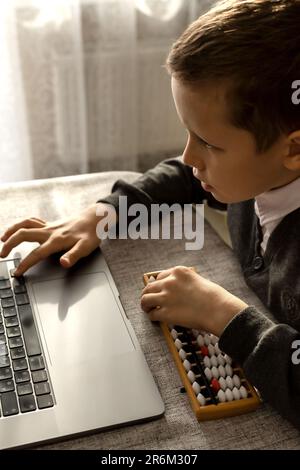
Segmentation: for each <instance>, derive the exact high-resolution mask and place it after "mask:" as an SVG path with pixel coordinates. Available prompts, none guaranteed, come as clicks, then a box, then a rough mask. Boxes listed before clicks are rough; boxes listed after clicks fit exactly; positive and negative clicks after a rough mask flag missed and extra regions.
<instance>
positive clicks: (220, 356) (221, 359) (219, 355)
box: [217, 354, 226, 366]
mask: <svg viewBox="0 0 300 470" xmlns="http://www.w3.org/2000/svg"><path fill="white" fill-rule="evenodd" d="M217 359H218V364H220V366H224V365H225V363H226V361H225V359H224V356H223V354H218V357H217Z"/></svg>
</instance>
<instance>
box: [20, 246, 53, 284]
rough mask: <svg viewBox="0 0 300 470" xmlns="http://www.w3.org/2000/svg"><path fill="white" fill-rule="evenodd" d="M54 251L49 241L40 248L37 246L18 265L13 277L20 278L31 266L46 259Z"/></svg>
mask: <svg viewBox="0 0 300 470" xmlns="http://www.w3.org/2000/svg"><path fill="white" fill-rule="evenodd" d="M55 251H56V249H55V247H54V245H53V243H52V242H51V241H49V240H48V241H46V242H45V243H43V244H42V245H41V246H38V247H37V248H36V249H35V250H33V251H32V252H31V253H29V255H28V256H26V258H24V259H23V260H22V261H21V263H20V264H19V266H18V268H17V269H16V270H15V276H22V274H24V273H25V272H26V271H27V270H28V269H29V268H31V266H33V265H35V264H37V263H38V262H39V261H41V260H43V259H45V258H47V257H48V256H50V255H51V254H52V253H54V252H55Z"/></svg>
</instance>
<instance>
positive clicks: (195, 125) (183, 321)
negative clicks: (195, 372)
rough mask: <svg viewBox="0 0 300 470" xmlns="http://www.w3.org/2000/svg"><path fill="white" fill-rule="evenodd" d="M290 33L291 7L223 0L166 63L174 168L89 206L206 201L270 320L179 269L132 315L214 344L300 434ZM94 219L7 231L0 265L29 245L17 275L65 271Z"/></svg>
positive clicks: (297, 167)
mask: <svg viewBox="0 0 300 470" xmlns="http://www.w3.org/2000/svg"><path fill="white" fill-rule="evenodd" d="M299 24H300V2H299V1H295V0H281V1H271V0H247V1H243V0H225V1H223V2H220V3H219V4H217V5H216V6H215V7H214V8H212V9H211V10H210V11H209V12H208V13H206V14H205V15H203V16H202V17H200V18H199V19H198V20H197V21H195V22H194V23H193V24H191V25H190V26H189V27H188V28H187V30H186V31H185V32H184V33H183V35H182V36H181V37H180V38H179V39H178V41H177V42H176V43H175V44H174V45H173V47H172V50H171V52H170V54H169V57H168V59H167V68H168V71H169V73H170V75H171V86H172V93H173V97H174V101H175V105H176V109H177V113H178V115H179V118H180V119H181V121H182V122H183V124H184V126H185V127H186V128H187V129H188V142H187V145H186V148H185V150H184V153H183V162H182V161H181V160H180V159H170V160H166V161H164V162H162V163H160V164H159V165H157V167H155V168H154V169H153V170H150V171H148V172H147V173H146V174H144V175H143V176H141V177H140V178H139V179H138V180H137V181H136V182H135V183H134V184H133V185H129V184H127V183H126V182H124V181H121V180H120V181H117V182H116V183H115V185H114V187H113V193H112V194H111V195H110V196H108V197H107V198H105V199H103V200H101V201H98V202H97V205H100V207H101V208H102V209H103V210H104V209H106V210H107V211H108V212H109V211H110V210H111V209H110V207H109V206H108V205H106V204H108V203H109V204H112V205H113V206H114V207H116V208H118V201H119V196H120V195H126V196H127V197H128V205H129V204H130V203H136V202H141V203H144V204H145V205H146V206H148V207H150V205H151V203H163V202H166V203H170V204H172V203H174V202H179V203H182V204H184V203H192V202H196V203H197V202H201V201H203V199H207V200H208V201H209V202H210V204H211V205H212V206H216V207H223V208H225V207H227V209H228V226H229V230H230V236H231V241H232V245H233V249H234V251H235V253H236V255H237V257H238V259H239V261H240V264H241V269H242V272H243V275H244V277H245V280H246V282H247V284H248V285H249V286H250V287H251V288H252V289H253V290H254V291H255V293H256V294H257V295H258V297H260V299H261V300H262V301H263V303H264V304H265V305H266V306H267V307H268V309H269V310H270V312H271V314H273V316H274V319H273V320H271V319H268V318H266V317H265V316H264V315H263V314H262V313H261V312H259V311H258V310H257V309H256V308H255V307H253V306H248V305H247V304H246V303H245V302H243V300H242V299H239V298H237V297H236V296H234V295H232V294H231V293H230V292H228V291H226V290H225V289H223V288H222V287H221V286H218V285H217V284H215V283H213V282H211V281H209V280H207V279H204V278H203V277H202V276H201V275H198V274H195V273H194V272H192V271H191V270H189V269H188V268H184V267H175V268H173V269H169V270H166V271H163V272H162V273H161V274H160V275H159V277H158V279H157V281H155V282H153V283H151V284H149V285H148V286H147V287H146V288H145V289H144V291H143V295H142V299H141V304H142V307H143V309H144V310H145V311H146V312H148V314H149V317H150V319H151V320H155V321H156V320H163V321H166V322H168V323H173V324H179V325H182V326H188V327H193V328H200V329H204V330H207V331H211V332H212V333H214V334H216V335H217V336H220V341H219V344H220V347H221V349H222V350H223V351H224V352H226V353H228V354H229V355H230V356H232V357H234V358H235V359H236V360H237V361H238V362H239V363H240V364H241V366H242V367H243V369H244V371H245V373H246V375H247V377H248V378H249V380H250V381H251V382H252V383H253V384H254V385H255V386H256V387H257V388H258V390H259V391H260V393H261V394H262V397H263V398H264V399H265V400H266V401H268V402H269V403H271V404H272V405H273V406H274V407H275V408H276V409H277V410H278V411H279V412H280V413H281V414H282V415H283V416H285V417H286V418H288V419H289V420H290V421H292V422H293V423H294V424H295V425H297V426H299V427H300V365H297V363H295V361H292V354H293V352H294V351H293V348H292V346H293V345H295V344H297V343H294V341H295V340H298V339H300V333H299V331H300V309H299V305H300V265H299V254H300V249H299V241H298V236H299V233H300V196H299V195H300V106H297V105H296V104H295V99H292V94H293V91H294V89H293V85H294V84H295V80H300V35H299ZM296 101H297V100H296ZM200 181H201V184H200ZM95 209H96V205H92V206H91V207H89V208H88V209H87V210H86V211H84V212H83V213H82V215H81V217H80V218H79V219H76V220H75V219H68V220H66V221H61V222H57V223H52V224H47V223H46V222H44V221H42V220H41V219H36V218H33V219H30V220H26V221H22V222H20V223H18V224H16V225H14V226H13V227H11V228H9V229H8V230H7V231H6V232H5V234H4V235H3V237H2V241H3V242H4V245H3V248H2V252H1V256H7V255H8V254H9V252H10V251H11V249H12V248H13V247H15V246H17V245H18V244H19V243H21V242H22V241H25V240H26V241H38V242H39V243H40V247H38V248H37V249H36V250H34V251H33V252H32V253H31V254H30V255H29V256H28V257H27V258H26V259H25V260H23V262H22V263H21V264H20V266H19V269H18V272H17V274H19V275H21V274H22V273H24V272H25V271H26V270H27V269H28V268H29V267H30V266H32V265H33V264H35V263H36V262H38V261H39V260H40V259H42V258H45V257H46V256H48V255H50V254H51V253H53V252H55V251H61V250H65V251H67V253H66V254H65V255H64V256H63V257H62V258H61V264H62V266H64V267H69V266H71V265H73V264H74V263H75V262H76V261H77V260H78V259H79V258H81V257H82V256H86V255H87V254H88V253H90V252H91V251H93V249H95V248H96V247H97V246H98V244H99V240H98V238H97V235H96V225H97V223H98V222H99V217H96V214H95ZM111 214H112V215H111V216H112V217H114V215H113V212H111ZM157 307H159V308H157ZM299 344H300V343H299ZM296 362H297V361H296Z"/></svg>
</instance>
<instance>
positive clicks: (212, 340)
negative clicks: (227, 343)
mask: <svg viewBox="0 0 300 470" xmlns="http://www.w3.org/2000/svg"><path fill="white" fill-rule="evenodd" d="M210 340H211V342H212V344H213V345H215V344H216V343H217V342H218V337H217V336H215V335H211V337H210Z"/></svg>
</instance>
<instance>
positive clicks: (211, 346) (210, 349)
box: [207, 344, 215, 356]
mask: <svg viewBox="0 0 300 470" xmlns="http://www.w3.org/2000/svg"><path fill="white" fill-rule="evenodd" d="M207 349H208V352H209V355H210V356H212V355H213V354H215V348H214V346H213V345H212V344H209V345H208V346H207Z"/></svg>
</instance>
